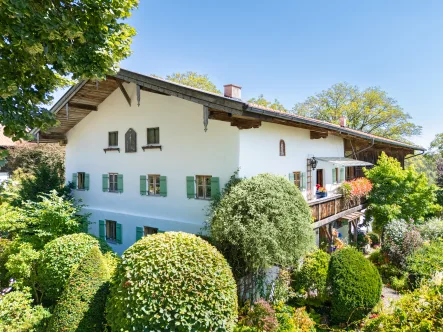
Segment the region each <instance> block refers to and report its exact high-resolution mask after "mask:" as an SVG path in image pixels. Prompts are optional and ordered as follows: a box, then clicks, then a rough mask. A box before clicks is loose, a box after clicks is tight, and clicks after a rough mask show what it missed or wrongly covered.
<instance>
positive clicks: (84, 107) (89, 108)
mask: <svg viewBox="0 0 443 332" xmlns="http://www.w3.org/2000/svg"><path fill="white" fill-rule="evenodd" d="M67 105H69V107H70V108H78V109H81V110H87V111H95V112H96V111H97V106H95V105H89V104H80V103H71V102H69V103H68V104H67Z"/></svg>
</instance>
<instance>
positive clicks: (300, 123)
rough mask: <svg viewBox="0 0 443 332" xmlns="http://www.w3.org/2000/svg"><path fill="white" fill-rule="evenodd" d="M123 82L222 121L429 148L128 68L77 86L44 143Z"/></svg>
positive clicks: (56, 137)
mask: <svg viewBox="0 0 443 332" xmlns="http://www.w3.org/2000/svg"><path fill="white" fill-rule="evenodd" d="M123 82H128V83H135V84H137V85H138V86H139V87H140V89H141V90H144V91H149V92H152V93H158V94H162V95H167V96H175V97H178V98H182V99H185V100H189V101H192V102H195V103H198V104H201V105H204V106H206V107H208V109H209V110H210V111H213V112H215V113H217V114H221V115H220V118H223V116H226V117H228V116H229V119H228V120H229V121H231V120H233V119H235V120H236V121H238V122H241V121H245V120H254V121H257V122H261V121H267V122H273V123H278V124H283V125H292V126H296V127H301V128H309V129H311V130H317V131H320V132H324V133H327V132H333V133H335V134H338V135H341V136H343V137H347V138H357V139H360V140H367V141H370V142H372V143H373V144H374V143H380V144H387V145H390V146H393V147H397V148H403V149H408V150H412V151H414V150H419V151H425V149H424V148H422V147H420V146H416V145H412V144H408V143H404V142H399V141H395V140H391V139H388V138H384V137H380V136H376V135H372V134H368V133H365V132H363V131H359V130H355V129H351V128H347V127H341V126H339V125H336V124H332V123H329V122H326V121H321V120H317V119H312V118H307V117H303V116H300V115H296V114H291V113H287V112H280V111H276V110H274V109H270V108H266V107H262V106H259V105H256V104H251V103H247V102H244V101H242V100H238V99H234V98H229V97H225V96H223V95H219V94H215V93H211V92H207V91H203V90H200V89H196V88H192V87H188V86H185V85H181V84H177V83H173V82H170V81H167V80H163V79H161V78H158V77H153V76H148V75H142V74H139V73H136V72H132V71H128V70H125V69H121V70H120V71H119V72H118V73H117V74H116V75H114V76H108V78H107V79H106V80H105V81H102V82H99V83H96V82H92V81H81V82H80V83H78V84H77V85H75V86H73V87H71V88H70V89H69V90H68V91H67V92H66V93H65V94H64V95H63V96H62V98H60V100H59V101H58V102H57V103H56V104H54V106H53V107H52V108H51V111H52V112H53V113H55V114H56V118H57V120H59V122H60V124H61V125H60V126H59V127H57V128H52V129H51V130H49V131H48V132H47V133H41V134H40V141H42V142H45V141H48V142H49V141H54V140H62V139H64V134H66V133H67V132H68V131H69V130H70V129H71V128H73V127H74V126H75V125H76V124H77V123H78V122H80V121H81V120H82V119H83V118H84V117H86V116H87V115H88V114H89V113H90V112H93V111H97V110H98V106H99V105H100V103H101V102H103V101H104V100H105V99H106V98H107V97H108V96H109V95H110V94H111V93H112V92H113V91H114V90H115V89H118V88H120V89H122V91H124V87H123V86H122V83H123ZM128 98H129V97H128ZM142 102H143V101H142ZM132 103H133V104H135V101H132ZM66 104H68V111H66V109H65V108H66ZM63 110H64V111H63ZM223 114H224V115H223ZM225 120H226V119H225ZM231 123H232V122H231ZM38 132H39V129H38V128H36V129H34V130H33V131H32V133H33V134H37V133H38Z"/></svg>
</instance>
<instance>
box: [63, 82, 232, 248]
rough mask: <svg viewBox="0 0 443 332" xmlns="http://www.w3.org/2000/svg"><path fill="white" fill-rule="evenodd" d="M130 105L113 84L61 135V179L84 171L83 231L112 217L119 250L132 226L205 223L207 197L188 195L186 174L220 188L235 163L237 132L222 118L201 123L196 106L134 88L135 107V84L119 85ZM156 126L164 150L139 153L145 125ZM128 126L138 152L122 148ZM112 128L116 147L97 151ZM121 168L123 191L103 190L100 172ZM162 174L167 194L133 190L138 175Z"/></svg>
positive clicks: (190, 228)
mask: <svg viewBox="0 0 443 332" xmlns="http://www.w3.org/2000/svg"><path fill="white" fill-rule="evenodd" d="M125 86H126V89H127V91H128V94H129V95H130V97H131V100H132V107H129V105H128V104H127V102H126V99H125V98H124V97H123V94H122V93H121V91H120V90H119V89H117V90H115V91H114V92H113V93H112V94H111V95H110V96H109V97H108V98H107V99H106V100H105V101H104V102H103V103H102V104H100V105H99V108H98V112H91V113H90V114H89V115H88V116H87V117H86V118H85V119H84V120H83V121H81V122H80V123H79V124H78V125H77V126H75V127H74V128H73V129H72V130H70V131H69V132H68V135H67V138H68V144H67V147H66V174H67V175H66V178H67V180H69V181H70V180H71V179H72V173H75V172H86V173H89V174H90V190H89V191H78V190H77V191H75V196H76V197H77V198H81V199H82V200H83V203H84V204H86V205H88V207H87V208H85V212H87V213H91V218H90V220H91V221H92V222H95V224H93V225H91V227H90V232H91V233H93V234H96V235H98V221H99V220H104V219H109V220H116V221H117V222H118V223H121V224H122V227H123V232H122V233H123V245H116V246H114V249H115V250H116V251H117V252H120V253H121V252H122V251H123V250H124V249H126V248H127V247H128V246H129V245H131V244H132V243H134V242H135V236H136V229H135V227H137V226H151V227H157V228H159V229H161V230H165V231H168V230H183V231H187V232H192V233H197V232H199V230H200V228H201V226H202V223H203V221H204V220H205V208H206V206H207V205H208V201H202V200H196V199H188V198H187V196H186V176H191V175H212V176H218V177H220V186H221V187H223V186H224V184H225V182H226V181H228V179H229V177H230V176H231V175H232V174H233V172H234V171H235V170H236V169H237V167H238V155H239V153H238V147H239V142H238V139H239V131H238V129H237V128H236V127H231V126H230V124H229V123H226V122H221V121H212V120H210V121H209V125H208V131H207V132H206V133H205V132H204V128H203V110H202V106H201V105H198V104H196V103H192V102H189V101H185V100H183V99H179V98H176V97H170V96H163V95H159V94H153V93H149V92H145V91H141V104H140V107H137V101H136V93H135V85H134V84H131V85H126V84H125ZM148 127H160V144H161V145H162V148H163V150H162V151H160V150H157V149H156V150H146V151H145V152H143V150H142V148H141V147H142V146H143V145H146V129H147V128H148ZM129 128H132V129H134V130H135V131H136V133H137V152H136V153H125V144H124V136H125V133H126V131H127V130H128V129H129ZM109 131H118V132H119V147H120V153H118V152H107V153H106V154H105V153H104V151H103V149H104V148H106V147H107V146H108V132H109ZM108 172H116V173H121V174H123V176H124V192H123V193H121V194H118V193H108V192H103V191H102V174H105V173H108ZM146 174H160V175H165V176H167V189H168V194H167V197H149V196H141V195H140V175H146Z"/></svg>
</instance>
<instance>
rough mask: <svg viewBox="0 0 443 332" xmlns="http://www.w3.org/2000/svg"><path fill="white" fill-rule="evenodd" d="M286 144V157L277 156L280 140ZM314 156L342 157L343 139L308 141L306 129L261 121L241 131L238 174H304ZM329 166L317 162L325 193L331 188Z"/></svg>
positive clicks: (309, 139)
mask: <svg viewBox="0 0 443 332" xmlns="http://www.w3.org/2000/svg"><path fill="white" fill-rule="evenodd" d="M281 139H283V140H284V141H285V144H286V156H280V149H279V146H280V140H281ZM312 156H315V157H344V142H343V139H342V138H340V137H337V136H332V135H329V136H328V137H327V138H321V139H315V140H313V139H311V138H310V132H309V130H307V129H301V128H295V127H289V126H282V125H278V124H273V123H267V122H263V123H262V125H261V127H260V128H257V129H249V130H241V131H240V157H239V162H240V175H241V176H244V177H251V176H254V175H257V174H260V173H272V174H277V175H282V176H284V177H286V178H287V177H288V175H289V173H292V172H298V171H299V172H306V163H307V159H308V158H310V157H312ZM335 167H336V166H334V165H333V164H331V163H328V162H322V161H319V162H318V165H317V169H323V170H324V171H323V172H324V184H325V185H326V189H327V190H328V191H331V190H334V189H335V187H336V186H334V185H332V169H333V168H335ZM315 184H316V172H315V171H313V172H312V187H313V188H312V190H314V191H315Z"/></svg>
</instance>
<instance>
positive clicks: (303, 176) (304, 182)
mask: <svg viewBox="0 0 443 332" xmlns="http://www.w3.org/2000/svg"><path fill="white" fill-rule="evenodd" d="M301 183H302V185H301V187H302V189H303V190H306V189H308V177H307V176H306V172H303V173H301Z"/></svg>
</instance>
